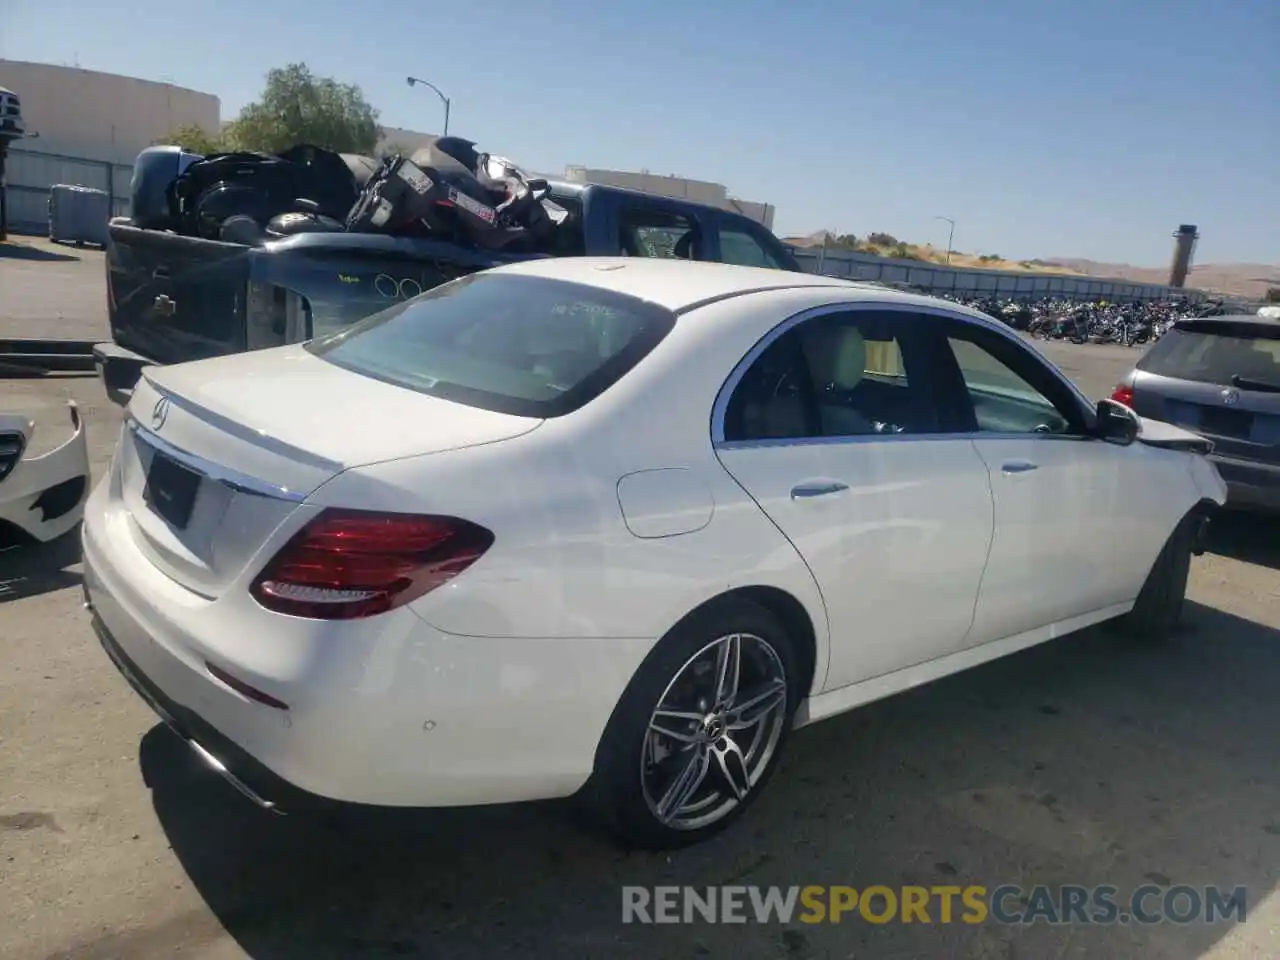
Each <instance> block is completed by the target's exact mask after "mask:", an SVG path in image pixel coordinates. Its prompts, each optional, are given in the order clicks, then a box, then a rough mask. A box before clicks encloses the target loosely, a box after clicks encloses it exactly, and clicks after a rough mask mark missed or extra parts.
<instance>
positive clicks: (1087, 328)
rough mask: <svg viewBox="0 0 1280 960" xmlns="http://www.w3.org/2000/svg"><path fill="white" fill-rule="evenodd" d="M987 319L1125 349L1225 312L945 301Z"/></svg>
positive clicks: (1138, 304)
mask: <svg viewBox="0 0 1280 960" xmlns="http://www.w3.org/2000/svg"><path fill="white" fill-rule="evenodd" d="M943 296H944V299H947V300H951V301H953V302H955V303H961V304H964V305H965V306H968V307H973V308H974V309H976V310H981V311H982V312H983V313H985V314H987V315H988V316H991V317H994V318H995V319H997V320H1000V321H1001V322H1003V323H1006V324H1008V325H1009V326H1010V327H1012V328H1013V329H1015V330H1020V331H1022V332H1024V333H1028V334H1030V335H1031V336H1032V337H1037V338H1040V339H1044V340H1069V341H1071V342H1072V343H1116V344H1120V345H1122V346H1126V347H1136V346H1142V345H1144V344H1148V343H1151V342H1153V341H1155V340H1158V339H1160V337H1161V336H1162V335H1163V334H1164V333H1165V332H1166V331H1167V330H1168V329H1169V327H1171V326H1172V325H1173V323H1174V321H1176V320H1181V319H1183V318H1185V317H1206V316H1217V315H1221V314H1223V313H1226V312H1227V310H1226V307H1225V305H1224V304H1223V303H1222V301H1208V302H1204V303H1191V302H1190V301H1188V300H1147V301H1130V302H1124V303H1117V302H1108V301H1106V300H1099V301H1096V302H1085V303H1082V302H1080V301H1076V300H1064V299H1057V298H1037V299H1031V300H1015V299H1008V298H995V297H983V298H975V297H963V296H955V295H952V296H947V295H945V294H944V295H943Z"/></svg>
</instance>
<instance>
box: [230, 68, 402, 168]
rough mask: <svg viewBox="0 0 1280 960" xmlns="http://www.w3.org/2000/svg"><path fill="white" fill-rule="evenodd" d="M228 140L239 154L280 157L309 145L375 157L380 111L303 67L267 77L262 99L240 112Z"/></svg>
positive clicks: (347, 87)
mask: <svg viewBox="0 0 1280 960" xmlns="http://www.w3.org/2000/svg"><path fill="white" fill-rule="evenodd" d="M231 134H232V135H231V137H229V139H232V140H234V142H235V144H236V146H237V147H238V148H239V149H242V150H257V151H261V152H263V153H280V152H281V151H284V150H288V149H289V148H290V147H293V146H296V145H297V144H299V143H309V144H312V145H314V146H317V147H324V148H325V149H328V150H334V151H336V152H338V153H373V152H374V150H375V148H376V147H377V145H378V139H379V137H380V136H381V131H380V130H379V129H378V111H377V110H375V109H374V108H373V107H372V106H370V104H369V102H368V101H367V100H365V98H364V94H363V93H362V92H361V91H360V88H359V87H358V86H356V85H355V84H350V83H339V82H338V81H337V80H334V79H333V78H332V77H317V76H316V75H315V74H313V73H312V72H311V70H310V68H308V67H307V65H306V64H305V63H291V64H289V65H288V66H286V67H282V68H278V69H275V70H272V71H271V72H270V73H268V74H267V83H266V87H265V88H264V89H263V91H262V96H261V98H260V99H259V100H258V101H257V102H256V103H251V104H249V105H248V106H246V107H245V108H244V109H243V110H241V111H240V116H239V117H238V118H237V119H236V121H235V123H234V125H233V127H232V131H231Z"/></svg>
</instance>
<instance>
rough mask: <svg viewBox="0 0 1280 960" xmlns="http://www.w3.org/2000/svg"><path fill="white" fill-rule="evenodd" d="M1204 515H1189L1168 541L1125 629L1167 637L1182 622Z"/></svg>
mask: <svg viewBox="0 0 1280 960" xmlns="http://www.w3.org/2000/svg"><path fill="white" fill-rule="evenodd" d="M1199 522H1200V517H1199V516H1198V515H1197V514H1195V513H1192V514H1189V515H1188V516H1186V517H1184V518H1183V520H1182V522H1181V523H1179V524H1178V526H1177V528H1176V529H1175V530H1174V531H1173V533H1172V534H1170V536H1169V539H1168V540H1167V541H1166V542H1165V545H1164V547H1163V548H1162V549H1161V551H1160V554H1159V556H1157V557H1156V562H1155V564H1154V565H1153V566H1152V567H1151V572H1150V573H1149V574H1147V580H1146V582H1145V583H1144V584H1143V585H1142V592H1141V593H1139V594H1138V599H1137V601H1136V602H1135V603H1134V605H1133V609H1132V610H1131V611H1130V612H1129V613H1127V614H1126V615H1125V616H1124V617H1123V618H1122V619H1121V624H1122V626H1123V627H1124V629H1125V630H1127V631H1128V632H1129V633H1131V634H1133V635H1134V636H1136V637H1138V638H1139V639H1142V640H1163V639H1165V638H1167V637H1169V636H1171V635H1172V634H1173V632H1174V631H1175V630H1177V628H1178V624H1179V623H1181V621H1182V609H1183V605H1184V601H1185V599H1186V595H1187V577H1188V575H1189V574H1190V572H1191V554H1192V553H1193V551H1194V548H1195V538H1196V531H1197V528H1198V527H1197V525H1198V523H1199Z"/></svg>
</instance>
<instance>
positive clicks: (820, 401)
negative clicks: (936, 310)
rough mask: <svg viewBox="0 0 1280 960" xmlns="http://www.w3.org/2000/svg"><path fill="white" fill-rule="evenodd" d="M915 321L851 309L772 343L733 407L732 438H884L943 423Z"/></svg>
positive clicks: (728, 436) (727, 426)
mask: <svg viewBox="0 0 1280 960" xmlns="http://www.w3.org/2000/svg"><path fill="white" fill-rule="evenodd" d="M911 329H912V328H911V326H910V318H908V317H906V316H905V315H898V316H895V315H894V314H892V313H871V312H846V313H832V314H824V315H822V316H819V317H815V318H813V319H811V320H806V321H803V322H801V323H800V324H798V325H796V326H795V327H793V328H792V329H790V330H788V331H787V332H786V333H784V334H782V335H781V336H780V337H778V339H777V340H775V341H774V342H773V343H772V344H770V345H769V346H768V347H767V348H766V349H765V350H764V351H763V352H762V353H761V354H760V356H759V357H757V358H756V360H755V361H754V362H753V363H752V364H751V366H750V367H749V368H748V369H747V370H746V372H745V373H744V374H743V376H742V379H741V380H740V381H739V382H738V384H737V386H736V388H735V389H734V392H733V394H732V396H731V397H730V399H729V402H728V403H727V404H726V407H725V420H724V438H725V440H727V441H744V440H784V439H796V440H798V439H812V438H840V437H876V436H890V435H894V434H903V433H914V434H921V433H929V432H931V431H932V430H933V429H934V427H935V421H934V419H933V416H932V411H931V406H930V403H929V400H928V396H927V392H926V390H925V387H924V384H925V382H926V380H927V378H925V377H924V376H923V374H922V371H921V370H920V368H919V362H918V361H916V362H914V363H913V362H912V361H913V360H915V356H916V354H915V351H914V348H913V346H912V343H913V341H912V339H911V335H910V331H911Z"/></svg>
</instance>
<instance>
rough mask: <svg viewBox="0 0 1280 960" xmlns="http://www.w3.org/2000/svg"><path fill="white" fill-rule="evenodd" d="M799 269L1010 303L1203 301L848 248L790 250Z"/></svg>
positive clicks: (1117, 284) (1173, 290)
mask: <svg viewBox="0 0 1280 960" xmlns="http://www.w3.org/2000/svg"><path fill="white" fill-rule="evenodd" d="M792 253H794V254H795V257H796V260H798V261H799V263H800V266H801V267H802V268H803V269H804V270H806V271H808V272H809V273H820V274H824V275H826V276H829V277H846V278H848V279H850V280H876V281H879V282H880V283H897V284H909V285H910V286H912V287H918V288H920V289H922V290H927V291H929V292H930V293H955V294H959V295H961V296H975V297H988V296H991V297H1009V298H1012V299H1042V298H1055V299H1064V300H1090V301H1096V300H1170V299H1173V298H1175V297H1176V298H1187V299H1191V300H1199V299H1203V297H1204V294H1203V293H1202V292H1201V291H1199V290H1191V289H1183V288H1181V287H1169V286H1163V285H1159V284H1153V283H1132V282H1130V281H1127V280H1117V279H1111V278H1096V279H1095V278H1093V277H1080V276H1074V275H1066V274H1052V273H1015V272H1013V271H1008V270H982V269H977V268H966V267H947V266H943V265H939V264H930V263H921V262H919V261H916V260H887V259H884V258H882V257H875V256H871V255H870V254H865V253H855V252H853V251H852V250H829V249H828V250H821V249H818V250H815V249H813V248H807V247H806V248H799V247H793V248H792Z"/></svg>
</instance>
